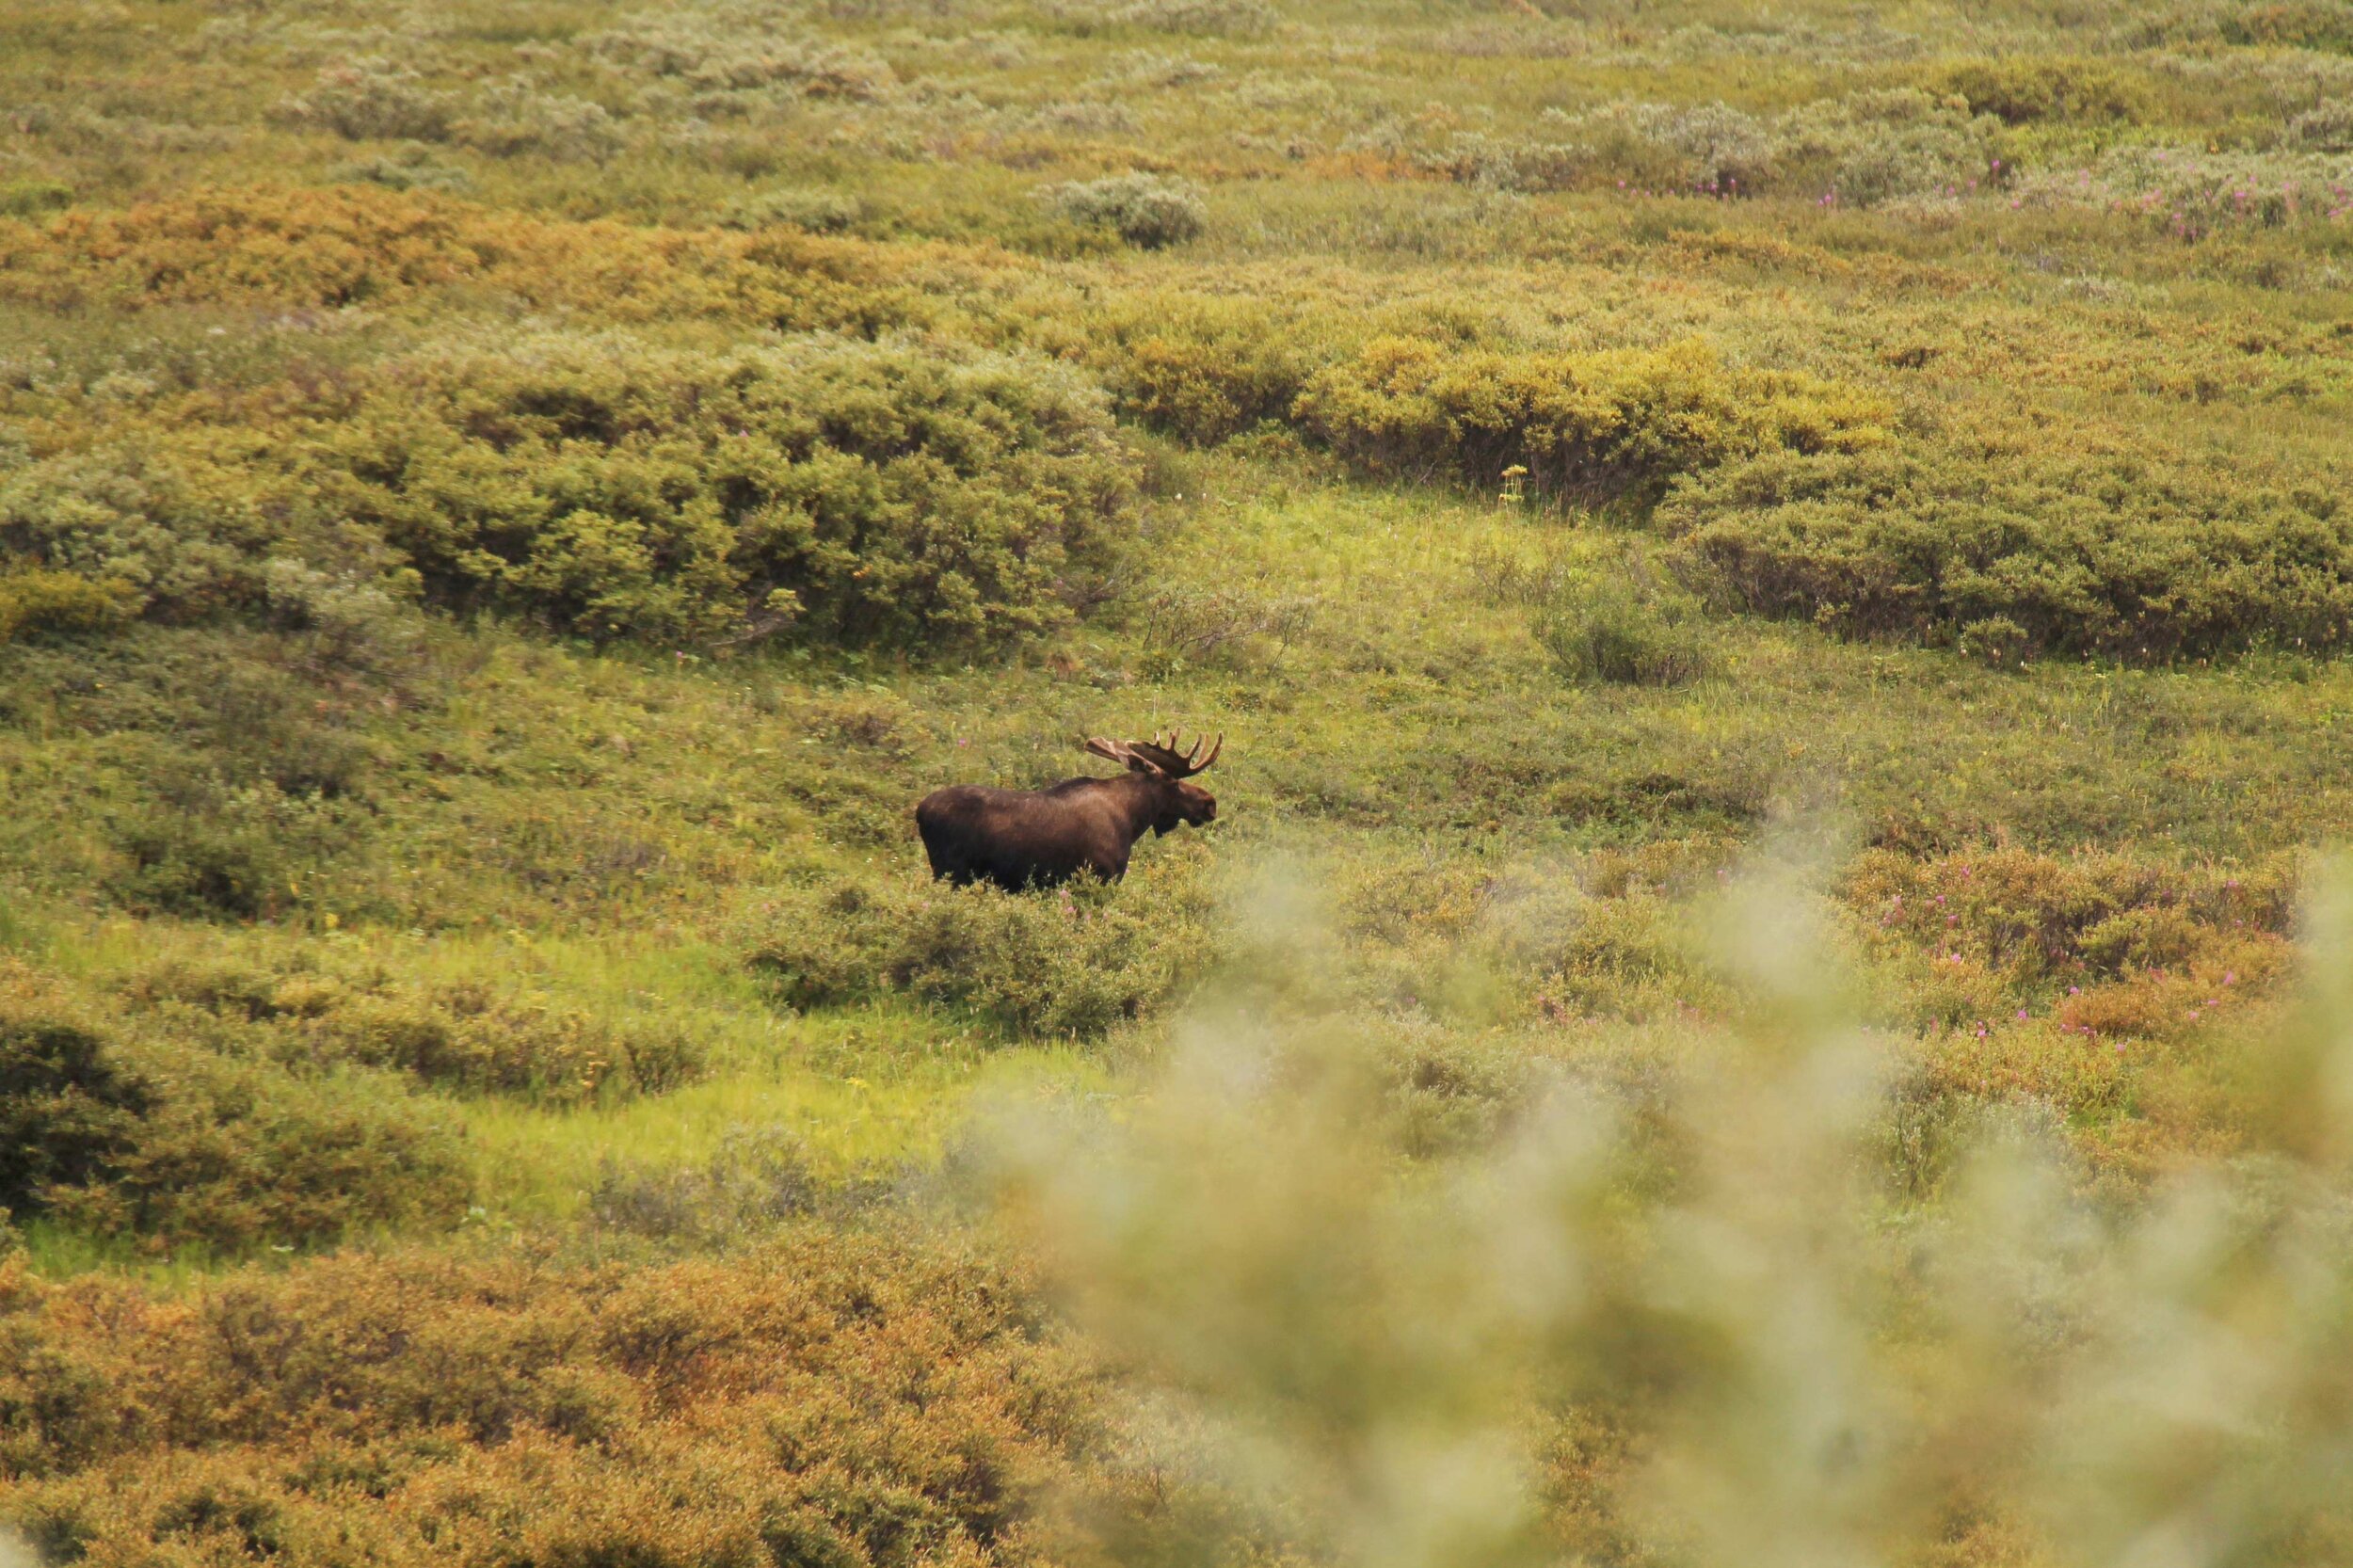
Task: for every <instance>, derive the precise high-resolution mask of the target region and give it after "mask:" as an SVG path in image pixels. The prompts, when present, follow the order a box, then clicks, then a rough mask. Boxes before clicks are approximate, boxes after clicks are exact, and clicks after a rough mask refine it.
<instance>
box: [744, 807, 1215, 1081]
mask: <svg viewBox="0 0 2353 1568" xmlns="http://www.w3.org/2000/svg"><path fill="white" fill-rule="evenodd" d="M1163 854H1165V852H1163ZM1209 913H1210V910H1209V895H1208V892H1207V889H1206V887H1205V885H1204V884H1203V882H1202V880H1201V878H1200V876H1199V875H1198V873H1197V872H1194V871H1193V870H1192V869H1191V868H1190V867H1188V866H1186V865H1185V864H1183V863H1181V862H1178V863H1175V864H1155V865H1152V866H1149V867H1146V866H1142V865H1139V866H1138V867H1137V868H1135V869H1134V870H1132V871H1130V872H1128V878H1127V880H1126V881H1125V882H1124V883H1121V884H1119V885H1116V886H1112V887H1104V886H1080V887H1077V888H1064V889H1061V890H1039V891H1033V892H1028V893H1018V894H1008V893H1003V892H1000V891H998V890H996V889H994V888H950V887H947V886H946V885H944V884H943V885H938V886H934V887H925V888H920V889H919V888H895V887H894V888H871V887H861V886H858V885H856V884H847V883H845V884H841V885H839V886H836V887H834V888H829V889H810V890H808V891H805V892H801V893H798V894H796V895H795V896H794V897H793V899H792V901H791V903H790V904H789V905H788V907H787V912H785V913H783V914H780V915H779V916H778V917H777V918H776V920H775V921H774V922H773V925H772V927H771V934H770V935H768V936H765V937H764V938H762V939H761V940H760V942H759V944H758V945H757V946H756V947H755V948H754V950H753V952H752V954H751V964H752V967H753V968H754V969H755V970H756V971H757V972H759V973H760V975H761V976H762V977H763V978H764V979H765V980H766V981H767V983H768V984H770V986H771V987H772V988H773V989H774V991H775V994H776V997H777V999H778V1000H781V1001H784V1002H786V1003H788V1004H789V1005H792V1006H795V1007H816V1006H827V1005H833V1004H838V1003H841V1002H846V1001H860V1000H873V999H875V998H878V997H884V996H891V995H904V996H909V997H913V998H915V999H917V1000H921V1001H927V1002H933V1003H937V1004H940V1005H943V1006H951V1007H958V1008H966V1009H969V1010H970V1011H972V1012H973V1013H976V1014H978V1015H980V1016H984V1017H985V1018H987V1019H989V1020H991V1021H992V1022H994V1023H996V1024H997V1025H998V1026H1000V1028H1002V1029H1004V1030H1005V1031H1006V1032H1009V1033H1011V1034H1014V1035H1016V1036H1020V1037H1024V1038H1078V1039H1095V1038H1098V1037H1100V1036H1101V1035H1103V1034H1104V1033H1106V1032H1108V1031H1110V1030H1111V1029H1112V1027H1114V1026H1115V1025H1117V1024H1119V1023H1122V1022H1125V1021H1127V1020H1128V1019H1132V1018H1137V1017H1141V1016H1144V1015H1145V1014H1148V1013H1151V1012H1153V1011H1156V1010H1157V1009H1159V1008H1160V1007H1161V1006H1162V1005H1164V1004H1165V1003H1167V1002H1168V1001H1169V1000H1171V999H1172V998H1173V997H1175V996H1176V995H1177V993H1178V992H1180V991H1181V990H1182V989H1183V988H1184V987H1185V986H1186V985H1187V984H1190V983H1191V982H1192V981H1193V980H1194V979H1196V978H1198V977H1199V976H1200V975H1202V974H1204V973H1206V972H1207V971H1208V969H1209V967H1210V966H1211V965H1212V964H1213V963H1214V961H1215V959H1216V957H1217V954H1218V952H1219V951H1220V947H1219V942H1218V939H1217V937H1216V936H1215V934H1214V927H1213V925H1212V923H1211V921H1210V920H1209Z"/></svg>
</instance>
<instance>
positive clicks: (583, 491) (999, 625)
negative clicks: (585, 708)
mask: <svg viewBox="0 0 2353 1568" xmlns="http://www.w3.org/2000/svg"><path fill="white" fill-rule="evenodd" d="M289 391H290V395H291V396H292V397H293V400H294V406H293V407H292V408H281V409H279V410H276V411H275V417H274V419H273V420H272V421H271V423H269V424H258V423H257V424H244V423H222V424H184V425H165V424H155V425H150V426H147V427H146V429H145V430H144V432H143V435H142V436H141V437H138V438H134V437H132V436H129V435H126V434H117V435H112V436H109V437H108V439H106V440H104V441H101V442H98V443H94V444H92V445H89V446H87V447H83V448H80V449H75V450H67V451H63V452H59V453H57V454H56V455H55V456H46V457H43V458H41V459H40V460H38V461H35V462H32V463H29V464H26V465H24V466H23V467H22V468H20V469H18V470H16V471H15V472H11V473H9V474H8V475H7V476H5V477H0V549H6V550H8V551H11V552H17V553H18V554H21V555H23V556H25V557H28V558H30V559H32V560H34V561H37V562H40V563H41V564H42V565H43V566H44V567H45V568H50V570H49V572H48V574H47V575H44V576H41V577H40V579H39V581H40V582H41V583H44V584H50V586H49V587H47V588H44V589H43V590H42V592H43V593H44V594H47V595H48V596H49V597H48V598H46V599H44V600H42V603H43V604H45V605H47V606H48V608H47V609H45V610H43V611H42V612H41V615H42V616H43V617H45V618H44V619H43V621H42V624H44V625H47V626H51V627H53V628H55V627H58V626H61V625H62V624H63V621H62V618H61V617H65V616H66V614H67V612H66V608H65V601H64V600H61V599H58V598H57V597H56V596H57V595H58V594H62V593H64V592H66V590H65V589H63V588H59V587H57V586H56V571H58V570H65V571H72V572H76V573H80V574H82V575H83V576H86V577H90V578H96V579H109V580H120V582H121V583H122V584H123V585H124V599H125V601H126V604H127V605H128V606H129V607H130V608H133V609H136V610H137V611H139V612H141V613H144V614H145V615H147V616H151V617H152V618H156V619H163V620H181V621H187V620H199V619H202V618H205V617H208V616H217V615H220V614H222V613H241V614H248V615H250V616H259V617H263V618H265V619H267V620H268V621H270V622H271V623H273V624H276V625H280V626H281V627H284V628H286V629H288V630H290V631H303V632H311V633H312V636H313V641H314V645H315V648H316V651H317V652H318V654H319V656H320V657H321V658H323V659H328V660H345V661H349V662H352V663H355V664H376V665H378V666H381V665H384V664H391V663H397V662H398V661H399V660H400V659H401V658H402V656H403V653H404V650H405V649H408V648H412V647H413V645H414V641H415V637H416V628H415V627H414V626H413V625H411V624H409V623H408V621H407V620H406V618H405V616H404V613H403V605H402V603H401V600H402V599H404V598H413V597H414V596H416V595H417V594H419V593H422V594H423V595H424V597H425V598H426V599H428V600H432V601H435V602H438V603H440V604H442V605H445V606H449V607H452V608H456V609H459V610H468V611H471V610H484V609H487V610H493V611H498V612H502V613H505V614H510V615H514V616H520V617H524V618H527V619H529V620H531V621H535V622H536V623H538V624H539V625H542V626H544V627H546V628H548V629H550V630H552V631H555V632H566V633H571V634H577V635H581V636H585V637H590V638H594V639H598V640H600V641H603V640H611V639H615V638H620V637H638V638H642V639H645V640H648V641H660V642H663V643H664V644H668V645H671V646H675V645H677V644H678V643H680V642H689V643H701V642H712V641H724V640H734V641H744V640H748V639H753V638H761V637H775V636H785V637H787V638H789V639H792V640H798V641H804V642H810V643H820V644H828V645H834V646H864V645H871V644H877V643H887V644H889V645H891V646H893V647H896V648H905V649H934V650H949V649H953V650H960V651H984V650H989V649H994V648H1001V647H1003V646H1005V645H1006V644H1009V643H1011V642H1014V641H1016V640H1018V639H1020V638H1022V637H1025V636H1028V635H1031V634H1033V633H1036V632H1043V631H1047V630H1049V629H1051V628H1053V627H1055V626H1058V625H1061V624H1063V623H1064V622H1065V621H1066V620H1067V619H1068V618H1069V617H1070V616H1071V615H1072V614H1073V612H1074V611H1075V610H1076V609H1078V608H1080V607H1083V606H1084V605H1087V604H1089V603H1092V602H1094V601H1096V600H1097V599H1099V598H1100V597H1101V594H1102V592H1103V586H1102V585H1103V584H1104V582H1105V580H1106V578H1107V575H1108V573H1109V572H1110V570H1111V568H1112V565H1113V563H1114V562H1115V560H1116V559H1117V558H1118V557H1119V555H1120V554H1121V552H1122V551H1123V550H1124V548H1125V547H1126V545H1127V544H1128V533H1129V530H1130V527H1131V520H1132V509H1131V498H1132V494H1133V488H1134V476H1133V473H1134V461H1133V458H1132V457H1131V456H1130V455H1129V454H1128V451H1127V449H1126V447H1125V446H1124V445H1123V444H1122V443H1121V442H1120V441H1119V440H1118V439H1117V437H1116V434H1115V432H1114V430H1113V427H1112V420H1111V415H1110V411H1109V409H1108V408H1106V407H1105V405H1104V399H1103V397H1102V395H1101V393H1100V392H1098V391H1096V389H1095V388H1094V387H1093V386H1091V385H1090V384H1089V383H1087V382H1086V381H1085V380H1084V379H1083V378H1082V377H1080V376H1079V375H1077V374H1075V373H1073V372H1071V371H1069V370H1067V369H1065V368H1064V367H1061V366H1057V365H1055V364H1052V363H1049V362H1047V361H1045V360H1039V359H1036V358H1032V357H1029V356H1024V355H1008V354H987V353H978V352H972V351H968V350H962V349H953V348H948V347H944V346H941V345H937V344H918V343H914V342H905V341H891V342H886V343H879V344H870V343H858V342H853V341H847V340H837V339H831V338H820V339H803V340H800V341H796V342H792V343H789V344H780V345H776V346H772V347H762V348H746V349H739V350H734V351H730V352H702V353H698V352H693V351H688V350H676V349H668V348H662V347H657V346H655V345H652V344H647V343H645V342H642V341H640V340H637V339H633V338H629V337H622V336H588V335H554V334H550V335H540V336H534V337H528V338H522V339H520V340H518V339H510V338H490V339H486V340H481V341H478V342H472V343H463V344H455V345H451V346H447V347H443V348H440V349H431V350H424V351H421V352H418V353H416V354H412V355H409V356H407V357H405V358H402V359H399V360H394V361H392V362H391V363H388V364H385V365H382V366H379V367H377V368H376V369H374V370H372V371H370V372H368V373H366V374H364V375H361V376H351V377H347V378H345V379H344V381H342V382H341V383H340V384H337V385H335V386H332V387H329V388H327V389H323V390H318V391H315V392H312V394H311V395H309V396H307V397H304V396H301V395H300V394H299V393H295V392H292V390H291V389H290V390H289ZM9 581H14V580H13V579H11V580H9ZM33 581H34V579H31V578H27V579H26V582H27V583H31V582H33ZM31 591H32V590H31V588H29V587H27V588H25V589H24V590H23V593H30V592H31ZM23 593H19V592H18V591H17V590H14V589H9V588H7V587H0V612H4V611H5V608H6V606H8V605H12V604H16V603H19V602H20V601H22V602H25V603H29V602H30V601H29V600H23ZM12 596H13V597H12ZM87 598H88V596H87V595H84V597H83V599H82V600H75V601H74V602H76V603H82V602H84V600H87ZM92 602H94V601H92ZM5 624H6V623H5V622H0V625H5ZM25 624H28V625H29V624H30V623H29V622H26V623H25Z"/></svg>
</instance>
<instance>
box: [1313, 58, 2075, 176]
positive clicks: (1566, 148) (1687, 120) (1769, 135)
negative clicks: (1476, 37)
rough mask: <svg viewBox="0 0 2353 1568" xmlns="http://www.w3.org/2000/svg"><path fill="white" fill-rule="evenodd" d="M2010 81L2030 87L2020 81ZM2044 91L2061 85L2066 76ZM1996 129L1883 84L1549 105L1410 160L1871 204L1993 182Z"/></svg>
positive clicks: (1945, 100) (1948, 98)
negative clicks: (1510, 126) (1785, 103)
mask: <svg viewBox="0 0 2353 1568" xmlns="http://www.w3.org/2000/svg"><path fill="white" fill-rule="evenodd" d="M1980 88H1981V90H1985V91H1988V92H1989V93H1992V92H1993V91H1994V88H1993V87H1992V86H1991V85H1988V84H1980ZM2017 90H2018V91H2020V92H2022V93H2023V92H2025V91H2027V90H2029V88H2028V87H2027V85H2025V84H2019V85H2018V87H2017ZM2050 90H2051V91H2053V92H2055V93H2062V94H2063V93H2064V91H2065V90H2066V87H2065V84H2064V83H2059V84H2055V85H2053V86H2051V88H2050ZM2087 90H2089V89H2087ZM2005 102H2006V103H2007V102H2008V101H2005ZM2012 106H2015V105H2014V104H2013V105H2012ZM2001 130H2002V121H2001V120H1999V119H1998V118H1996V116H1995V114H1994V113H1993V111H1988V112H1985V113H1976V114H1973V113H1972V111H1971V108H1970V105H1969V102H1968V101H1967V100H1966V98H1965V97H1963V96H1962V95H1961V93H1960V92H1959V91H1958V90H1947V91H1945V92H1943V93H1938V94H1932V93H1929V92H1924V91H1922V90H1920V89H1919V88H1879V89H1873V90H1869V91H1864V92H1858V93H1852V94H1849V95H1846V96H1844V97H1837V98H1824V99H1819V100H1817V101H1816V102H1814V103H1811V104H1804V105H1801V107H1798V108H1795V109H1791V110H1788V111H1786V112H1785V113H1783V114H1781V115H1778V116H1775V117H1773V118H1771V119H1765V118H1761V117H1759V116H1756V115H1752V114H1750V113H1748V112H1747V111H1745V110H1742V109H1737V108H1734V107H1732V106H1731V105H1729V104H1722V103H1714V104H1658V103H1645V102H1640V101H1633V100H1624V101H1620V102H1617V103H1613V104H1604V105H1602V106H1601V107H1599V108H1595V109H1591V110H1587V111H1585V112H1584V113H1581V114H1566V113H1563V112H1561V111H1560V110H1548V111H1547V112H1546V113H1545V116H1544V117H1543V118H1542V119H1541V120H1539V121H1538V122H1537V123H1536V125H1535V126H1534V127H1533V128H1532V129H1531V130H1530V131H1529V133H1527V134H1525V135H1522V136H1509V135H1498V134H1497V133H1493V132H1486V131H1466V130H1453V131H1449V133H1448V134H1447V136H1446V139H1445V140H1444V141H1443V142H1441V143H1438V144H1437V145H1435V146H1425V147H1423V148H1421V149H1420V150H1419V151H1417V152H1415V153H1414V158H1415V161H1416V162H1417V164H1418V165H1420V167H1422V168H1428V169H1431V170H1433V172H1437V173H1442V174H1444V175H1446V176H1447V177H1449V178H1450V179H1453V180H1457V181H1460V182H1462V183H1464V184H1479V185H1487V186H1491V187H1494V188H1497V189H1501V190H1516V191H1548V190H1577V189H1587V188H1593V187H1607V186H1609V185H1611V184H1616V185H1619V186H1625V187H1631V188H1634V189H1637V190H1642V191H1653V192H1662V193H1663V192H1673V191H1685V192H1699V193H1705V194H1707V195H1711V196H1719V197H1727V198H1729V197H1737V196H1764V195H1769V194H1774V193H1784V194H1788V193H1801V194H1804V195H1808V196H1811V197H1815V198H1817V199H1821V200H1828V201H1831V202H1833V203H1844V204H1847V205H1852V206H1874V205H1878V204H1880V203H1882V202H1886V201H1890V200H1897V199H1898V198H1902V197H1911V196H1922V195H1927V194H1930V193H1935V192H1941V191H1946V190H1951V191H1954V192H1957V193H1958V192H1961V191H1965V190H1968V189H1972V188H1975V187H1976V186H1977V185H1978V184H1988V183H1991V182H1992V181H1993V178H1994V176H1995V174H1996V168H1995V164H1996V160H1997V159H1999V158H2000V156H2001V153H2002V148H2003V145H2004V144H2003V142H2002V140H2001V136H2000V133H2001ZM1376 139H1378V138H1377V136H1376ZM1358 141H1359V144H1362V138H1358ZM1368 150H1369V149H1368Z"/></svg>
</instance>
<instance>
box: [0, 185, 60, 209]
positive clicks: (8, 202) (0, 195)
mask: <svg viewBox="0 0 2353 1568" xmlns="http://www.w3.org/2000/svg"><path fill="white" fill-rule="evenodd" d="M72 205H73V187H72V185H69V184H65V183H64V182H63V181H61V180H9V181H7V182H5V183H0V217H38V216H40V215H41V214H43V213H53V212H56V211H57V210H58V209H59V208H61V207H71V206H72Z"/></svg>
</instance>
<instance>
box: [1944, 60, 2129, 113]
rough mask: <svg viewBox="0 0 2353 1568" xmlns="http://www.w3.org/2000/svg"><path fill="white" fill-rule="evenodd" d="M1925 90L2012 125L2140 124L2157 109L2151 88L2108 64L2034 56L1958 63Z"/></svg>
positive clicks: (1947, 69)
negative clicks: (2056, 122) (2051, 122)
mask: <svg viewBox="0 0 2353 1568" xmlns="http://www.w3.org/2000/svg"><path fill="white" fill-rule="evenodd" d="M1926 85H1928V86H1929V88H1930V89H1931V90H1932V91H1934V92H1935V93H1937V94H1938V95H1940V96H1943V95H1946V94H1958V95H1959V96H1960V97H1961V98H1962V99H1964V100H1966V101H1967V103H1968V104H1969V108H1970V111H1971V112H1972V113H1974V114H1981V115H1985V114H1990V115H1992V116H1993V117H1994V118H1995V119H1996V120H2001V121H2002V122H2003V123H2005V124H2009V125H2025V124H2029V123H2032V122H2035V121H2038V120H2060V121H2064V122H2068V123H2074V124H2097V123H2101V122H2105V121H2115V120H2123V121H2127V122H2137V121H2139V120H2144V119H2146V118H2147V117H2148V116H2149V115H2150V114H2151V113H2152V112H2153V108H2154V104H2153V100H2152V98H2151V95H2150V92H2149V89H2148V88H2147V87H2145V86H2144V85H2143V84H2142V83H2141V82H2140V81H2139V80H2137V78H2135V77H2133V76H2130V75H2127V74H2126V73H2125V72H2122V71H2120V70H2119V69H2118V68H2117V67H2116V66H2114V65H2111V64H2109V63H2108V62H2106V61H2105V60H2089V59H2074V58H2068V57H2065V56H2031V55H2012V56H2005V57H2002V58H1999V59H1992V58H1989V59H1975V60H1957V61H1954V62H1952V63H1950V64H1945V65H1941V66H1939V67H1937V68H1936V69H1935V70H1934V71H1933V72H1931V73H1930V74H1929V80H1928V83H1927V84H1926Z"/></svg>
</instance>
